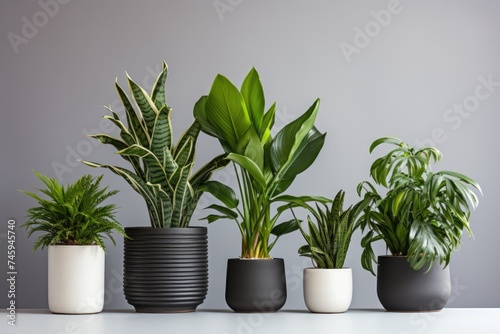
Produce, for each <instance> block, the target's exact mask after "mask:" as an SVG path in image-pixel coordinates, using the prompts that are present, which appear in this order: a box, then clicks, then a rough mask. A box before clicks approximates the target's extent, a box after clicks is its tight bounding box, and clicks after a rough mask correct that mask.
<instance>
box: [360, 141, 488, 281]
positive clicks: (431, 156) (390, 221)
mask: <svg viewBox="0 0 500 334" xmlns="http://www.w3.org/2000/svg"><path fill="white" fill-rule="evenodd" d="M381 144H387V145H392V146H394V148H393V149H392V150H391V151H390V152H389V153H387V154H386V155H384V156H382V157H380V158H377V159H376V160H375V161H374V162H373V164H372V165H371V168H370V175H371V177H372V178H373V180H374V181H375V183H376V184H377V185H379V186H382V187H383V188H385V189H386V192H385V193H382V194H380V193H379V192H378V191H377V189H376V188H375V186H374V185H372V184H371V183H370V182H368V181H363V182H361V183H360V184H359V185H358V194H359V195H360V196H363V197H364V198H365V199H366V200H369V201H370V206H369V207H367V208H366V210H365V212H364V216H363V217H361V220H360V226H361V229H362V231H364V232H365V233H366V234H365V236H364V237H363V239H362V241H361V245H362V247H363V248H364V250H363V253H362V256H361V263H362V266H363V268H365V269H367V270H369V271H370V272H371V273H372V274H374V275H375V273H374V271H373V263H374V262H376V257H375V254H374V251H373V248H372V243H374V242H376V241H378V240H383V241H384V242H385V244H386V246H387V249H388V250H389V251H390V253H391V254H392V255H399V256H405V257H406V258H407V261H408V262H409V263H410V265H411V267H412V268H413V269H415V270H418V269H421V268H422V267H424V266H425V265H427V266H428V269H430V268H431V266H432V264H433V263H434V261H435V259H436V258H439V260H440V263H441V264H443V263H444V265H445V266H446V265H448V263H449V261H450V255H451V252H452V251H453V250H455V249H456V248H457V247H458V246H459V245H460V244H461V237H462V233H463V231H464V230H466V231H467V232H468V233H469V236H471V235H472V232H471V229H470V226H469V217H470V211H471V208H472V209H476V207H477V205H478V197H477V196H476V194H475V193H474V191H473V189H476V190H477V191H479V193H481V188H480V186H479V184H478V183H477V182H475V181H474V180H472V179H471V178H469V177H467V176H465V175H463V174H460V173H457V172H453V171H440V172H433V171H432V170H431V163H432V162H434V163H435V162H438V161H439V160H440V159H441V157H442V155H441V152H440V151H439V150H438V149H436V148H433V147H424V148H414V147H410V146H409V145H408V144H407V143H405V142H403V141H401V140H400V139H398V138H394V137H382V138H379V139H377V140H375V141H374V142H373V143H372V145H371V146H370V153H371V152H373V150H374V149H375V148H377V147H378V146H379V145H381Z"/></svg>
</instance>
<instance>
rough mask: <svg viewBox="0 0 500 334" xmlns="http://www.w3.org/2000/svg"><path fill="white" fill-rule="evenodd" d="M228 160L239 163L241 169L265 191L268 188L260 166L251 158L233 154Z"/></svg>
mask: <svg viewBox="0 0 500 334" xmlns="http://www.w3.org/2000/svg"><path fill="white" fill-rule="evenodd" d="M227 159H228V160H231V161H233V162H235V163H237V164H238V165H239V166H240V167H241V168H243V169H244V170H246V171H247V172H248V173H249V174H250V175H251V176H252V178H253V179H254V180H255V181H256V182H257V183H258V184H260V185H261V187H262V188H263V189H265V188H266V186H267V184H266V180H265V178H264V174H263V173H262V170H261V169H260V168H259V166H258V165H257V164H256V163H255V162H254V161H252V160H250V159H249V158H247V157H246V156H244V155H240V154H234V153H231V154H229V155H228V156H227Z"/></svg>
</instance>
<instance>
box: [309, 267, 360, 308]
mask: <svg viewBox="0 0 500 334" xmlns="http://www.w3.org/2000/svg"><path fill="white" fill-rule="evenodd" d="M304 300H305V302H306V306H307V308H308V309H309V311H311V312H315V313H341V312H345V311H347V310H348V309H349V306H350V305H351V300H352V269H351V268H341V269H318V268H305V269H304Z"/></svg>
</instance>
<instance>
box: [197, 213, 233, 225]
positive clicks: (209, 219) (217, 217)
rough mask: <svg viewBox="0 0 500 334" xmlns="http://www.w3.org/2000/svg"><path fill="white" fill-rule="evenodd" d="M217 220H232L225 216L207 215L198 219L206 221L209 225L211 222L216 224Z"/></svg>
mask: <svg viewBox="0 0 500 334" xmlns="http://www.w3.org/2000/svg"><path fill="white" fill-rule="evenodd" d="M219 219H233V218H231V217H230V216H226V215H208V216H206V217H203V218H200V220H206V221H208V223H209V224H212V223H213V222H216V221H217V220H219Z"/></svg>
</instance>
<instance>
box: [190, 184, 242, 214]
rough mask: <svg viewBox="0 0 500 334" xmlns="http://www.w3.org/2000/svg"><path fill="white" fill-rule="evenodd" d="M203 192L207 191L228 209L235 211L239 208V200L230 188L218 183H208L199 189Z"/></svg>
mask: <svg viewBox="0 0 500 334" xmlns="http://www.w3.org/2000/svg"><path fill="white" fill-rule="evenodd" d="M199 189H200V190H201V191H206V192H208V193H209V194H211V195H212V196H214V197H215V198H217V199H218V200H219V201H221V202H222V203H224V205H226V206H227V207H228V208H230V209H234V208H236V207H237V206H238V203H239V200H238V197H236V194H235V192H234V191H233V189H231V188H230V187H229V186H227V185H225V184H223V183H220V182H218V181H208V182H206V183H205V184H203V185H201V186H200V187H199Z"/></svg>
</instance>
